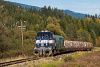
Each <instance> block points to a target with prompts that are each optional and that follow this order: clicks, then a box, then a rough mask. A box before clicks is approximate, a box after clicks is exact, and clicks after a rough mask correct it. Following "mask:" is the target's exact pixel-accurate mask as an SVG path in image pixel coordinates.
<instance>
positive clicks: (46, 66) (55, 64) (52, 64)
mask: <svg viewBox="0 0 100 67" xmlns="http://www.w3.org/2000/svg"><path fill="white" fill-rule="evenodd" d="M62 63H63V62H62V61H55V62H50V63H45V64H42V65H41V67H58V66H59V65H60V64H62Z"/></svg>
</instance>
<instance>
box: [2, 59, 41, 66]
mask: <svg viewBox="0 0 100 67" xmlns="http://www.w3.org/2000/svg"><path fill="white" fill-rule="evenodd" d="M38 59H40V58H26V59H20V60H14V61H8V62H1V63H0V67H5V66H9V65H14V64H18V63H23V62H26V61H32V60H38Z"/></svg>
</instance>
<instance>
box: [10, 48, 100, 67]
mask: <svg viewBox="0 0 100 67" xmlns="http://www.w3.org/2000/svg"><path fill="white" fill-rule="evenodd" d="M99 51H100V47H94V49H93V50H92V51H81V52H75V53H73V54H72V55H66V56H61V57H60V58H62V59H61V60H59V59H57V60H56V61H55V60H53V59H55V57H54V58H53V59H52V57H50V58H42V59H40V60H37V61H30V62H25V63H23V64H20V65H14V66H12V67H99V66H100V61H99V60H100V52H99Z"/></svg>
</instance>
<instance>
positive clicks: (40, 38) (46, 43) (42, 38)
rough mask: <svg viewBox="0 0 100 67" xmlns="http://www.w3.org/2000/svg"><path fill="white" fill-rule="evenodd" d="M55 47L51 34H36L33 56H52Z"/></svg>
mask: <svg viewBox="0 0 100 67" xmlns="http://www.w3.org/2000/svg"><path fill="white" fill-rule="evenodd" d="M54 46H55V43H54V39H53V34H52V33H51V32H50V31H41V32H38V33H37V37H36V45H35V48H34V53H35V55H39V56H45V55H47V54H48V55H50V54H52V49H53V47H54Z"/></svg>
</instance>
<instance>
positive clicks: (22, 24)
mask: <svg viewBox="0 0 100 67" xmlns="http://www.w3.org/2000/svg"><path fill="white" fill-rule="evenodd" d="M21 35H22V37H21V40H22V55H23V57H24V56H25V54H24V46H23V23H22V21H21Z"/></svg>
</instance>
